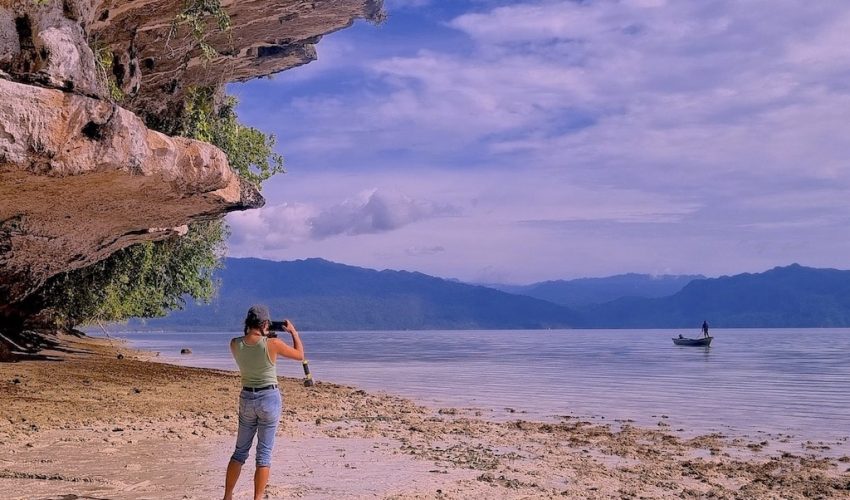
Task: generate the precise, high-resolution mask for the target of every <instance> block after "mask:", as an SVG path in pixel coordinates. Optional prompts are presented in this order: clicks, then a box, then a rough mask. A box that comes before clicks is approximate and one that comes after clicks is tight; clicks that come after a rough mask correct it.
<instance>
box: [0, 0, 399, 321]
mask: <svg viewBox="0 0 850 500" xmlns="http://www.w3.org/2000/svg"><path fill="white" fill-rule="evenodd" d="M199 2H200V3H199ZM201 3H203V4H211V3H215V2H213V1H212V0H136V1H132V0H131V1H119V0H112V1H97V0H15V1H10V0H0V321H2V317H3V316H4V314H6V315H8V314H10V311H13V310H14V308H15V304H16V303H18V302H20V301H21V300H23V299H25V298H26V297H27V296H28V295H30V294H31V293H32V292H34V291H35V290H37V289H38V288H39V287H40V286H41V285H42V284H43V283H44V282H45V281H46V280H47V279H49V278H50V277H52V276H54V275H56V274H58V273H61V272H65V271H69V270H73V269H77V268H80V267H84V266H87V265H90V264H93V263H95V262H97V261H98V260H101V259H103V258H105V257H107V256H108V255H110V254H111V253H113V252H115V251H117V250H119V249H121V248H124V247H126V246H129V245H131V244H133V243H137V242H141V241H152V240H157V239H162V238H165V237H168V236H172V235H175V234H180V233H182V232H183V231H184V230H185V225H186V224H188V223H190V222H192V221H196V220H202V219H209V218H215V217H220V216H222V215H223V214H224V213H226V212H228V211H232V210H243V209H247V208H254V207H259V206H262V204H263V199H262V196H261V195H260V194H259V192H258V191H257V189H256V188H255V187H253V186H252V185H250V184H247V183H245V182H243V181H241V180H240V178H239V177H238V176H237V175H236V174H235V173H234V172H233V171H232V170H231V169H230V167H229V165H228V163H227V158H226V157H225V155H224V153H222V152H221V151H220V150H219V149H217V148H215V147H213V146H211V145H209V144H206V143H202V142H199V141H194V140H190V139H185V138H180V137H169V136H167V135H164V134H162V133H160V132H157V131H154V130H151V129H149V128H148V126H152V125H155V126H156V128H157V129H159V130H166V131H168V130H173V129H174V124H175V120H176V118H177V117H178V116H179V115H180V112H181V110H182V103H183V99H184V93H185V91H186V90H187V89H188V88H190V87H192V86H212V87H214V88H218V89H221V88H222V86H223V85H224V84H226V83H227V82H230V81H244V80H248V79H250V78H255V77H259V76H265V75H268V74H271V73H275V72H278V71H283V70H285V69H287V68H291V67H294V66H297V65H300V64H304V63H306V62H309V61H310V60H313V59H314V58H315V50H314V48H313V44H314V43H315V42H316V41H317V40H318V39H319V37H321V36H322V35H323V34H325V33H329V32H332V31H335V30H338V29H341V28H344V27H346V26H349V25H350V24H351V23H352V22H353V21H354V20H355V19H357V18H367V19H373V20H379V19H380V17H381V16H382V15H383V14H382V10H381V2H380V0H325V1H321V0H318V1H301V0H297V1H296V0H284V1H274V0H247V1H242V2H235V1H230V2H228V1H222V2H221V6H222V7H223V8H224V9H225V11H226V12H227V14H228V16H229V19H230V28H229V29H227V30H218V29H217V28H216V26H215V20H214V19H205V20H204V23H205V25H207V29H206V30H205V31H204V33H205V34H204V39H203V43H204V44H206V45H207V46H208V47H212V48H214V49H215V51H216V54H214V55H212V56H211V57H210V53H209V51H206V55H205V54H204V51H203V50H202V47H200V46H199V40H198V39H197V37H195V36H193V35H192V34H191V33H189V31H188V29H189V28H188V27H187V26H185V25H184V24H181V23H180V22H177V21H178V20H179V19H180V18H181V15H183V14H185V13H186V12H187V9H189V8H191V7H192V6H197V5H200V4H201ZM93 46H94V47H97V48H98V49H99V50H104V48H105V49H106V50H108V51H109V52H110V53H111V55H112V56H113V57H112V58H111V59H112V62H111V66H110V67H108V68H106V73H107V75H106V77H108V79H111V80H112V82H113V85H117V86H118V87H119V88H120V89H121V91H122V92H123V94H124V98H123V99H122V100H121V102H120V103H115V102H113V101H112V99H111V98H110V97H109V96H110V92H109V89H108V87H107V84H106V82H107V78H106V77H105V75H104V74H103V73H104V72H103V69H102V68H101V69H99V68H98V64H97V59H96V57H95V54H94V52H93V50H92V47H93ZM0 326H2V325H0Z"/></svg>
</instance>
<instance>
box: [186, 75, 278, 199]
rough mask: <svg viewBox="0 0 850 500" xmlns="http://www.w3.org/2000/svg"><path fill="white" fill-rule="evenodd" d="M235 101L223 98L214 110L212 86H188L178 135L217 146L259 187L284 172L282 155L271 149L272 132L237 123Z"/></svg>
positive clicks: (237, 170)
mask: <svg viewBox="0 0 850 500" xmlns="http://www.w3.org/2000/svg"><path fill="white" fill-rule="evenodd" d="M236 103H237V102H236V99H235V98H234V97H226V98H225V99H224V103H223V104H221V105H219V106H218V108H217V109H216V105H215V93H214V91H213V90H212V89H211V88H209V87H193V88H189V89H188V91H187V93H186V103H185V107H184V111H183V124H182V130H181V134H180V135H183V136H186V137H191V138H193V139H198V140H201V141H205V142H209V143H211V144H214V145H215V146H218V147H219V148H220V149H221V150H222V151H224V152H225V153H226V154H227V159H228V161H229V162H230V166H231V167H232V168H233V169H234V170H235V171H236V172H237V173H238V174H239V175H240V177H242V178H243V179H245V180H247V181H249V182H252V183H253V184H254V185H256V186H258V187H259V186H260V184H262V183H263V181H265V180H267V179H269V178H270V177H271V176H273V175H275V174H278V173H281V172H284V171H285V170H284V168H283V157H282V156H281V155H279V154H278V153H276V152H275V151H274V146H275V142H276V139H275V137H274V136H273V135H268V134H264V133H263V132H261V131H260V130H257V129H255V128H253V127H246V126H244V125H242V124H240V123H239V120H238V118H237V116H236Z"/></svg>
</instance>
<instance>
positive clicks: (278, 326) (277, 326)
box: [269, 320, 289, 332]
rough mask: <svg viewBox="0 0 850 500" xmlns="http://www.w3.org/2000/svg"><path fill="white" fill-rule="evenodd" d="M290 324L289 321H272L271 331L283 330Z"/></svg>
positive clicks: (270, 324)
mask: <svg viewBox="0 0 850 500" xmlns="http://www.w3.org/2000/svg"><path fill="white" fill-rule="evenodd" d="M287 326H289V321H286V320H283V321H272V322H270V323H269V331H270V332H283V331H285V330H286V327H287Z"/></svg>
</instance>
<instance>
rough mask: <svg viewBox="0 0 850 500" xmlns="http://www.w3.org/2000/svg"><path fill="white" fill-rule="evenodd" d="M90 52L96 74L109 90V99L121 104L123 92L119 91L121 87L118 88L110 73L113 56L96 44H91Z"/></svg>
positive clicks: (113, 60)
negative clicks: (92, 53)
mask: <svg viewBox="0 0 850 500" xmlns="http://www.w3.org/2000/svg"><path fill="white" fill-rule="evenodd" d="M92 52H94V62H95V65H96V66H97V74H98V75H99V76H100V79H101V81H103V82H104V83H105V84H106V87H107V89H109V97H111V98H112V100H113V101H115V102H121V101H122V100H124V92H123V91H122V90H121V87H119V86H118V81H117V80H116V79H115V75H114V74H113V73H112V65H113V64H114V63H115V54H113V52H112V50H111V49H110V48H109V47H103V46H100V45H99V44H98V43H96V42H95V43H94V44H93V47H92Z"/></svg>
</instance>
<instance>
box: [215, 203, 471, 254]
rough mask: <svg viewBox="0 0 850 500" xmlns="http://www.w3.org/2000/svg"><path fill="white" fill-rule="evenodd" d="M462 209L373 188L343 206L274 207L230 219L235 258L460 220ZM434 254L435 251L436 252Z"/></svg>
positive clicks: (243, 213) (237, 214) (287, 204)
mask: <svg viewBox="0 0 850 500" xmlns="http://www.w3.org/2000/svg"><path fill="white" fill-rule="evenodd" d="M459 213H460V210H459V208H458V207H455V206H452V205H449V204H444V203H435V202H432V201H428V200H422V199H414V198H411V197H409V196H406V195H403V194H399V193H385V192H380V191H378V190H377V189H373V190H370V191H367V192H364V193H361V194H360V195H358V196H356V197H354V198H350V199H346V200H344V201H343V202H341V203H337V204H333V205H330V206H326V207H318V206H316V205H313V204H308V203H283V204H279V205H269V206H266V207H263V208H261V209H259V210H250V211H247V212H236V213H233V214H230V215H229V216H228V222H229V224H230V227H231V237H230V245H231V247H233V248H234V249H235V252H231V253H232V254H236V253H238V254H243V253H244V252H246V251H248V252H250V250H251V249H252V248H253V249H255V250H258V251H259V250H281V249H286V248H289V247H291V246H293V245H297V244H300V243H304V242H307V241H310V240H321V239H325V238H328V237H331V236H338V235H360V234H377V233H385V232H389V231H393V230H396V229H399V228H402V227H404V226H407V225H410V224H413V223H415V222H417V221H421V220H425V219H430V218H434V217H448V216H456V215H458V214H459ZM434 253H435V252H434Z"/></svg>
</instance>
